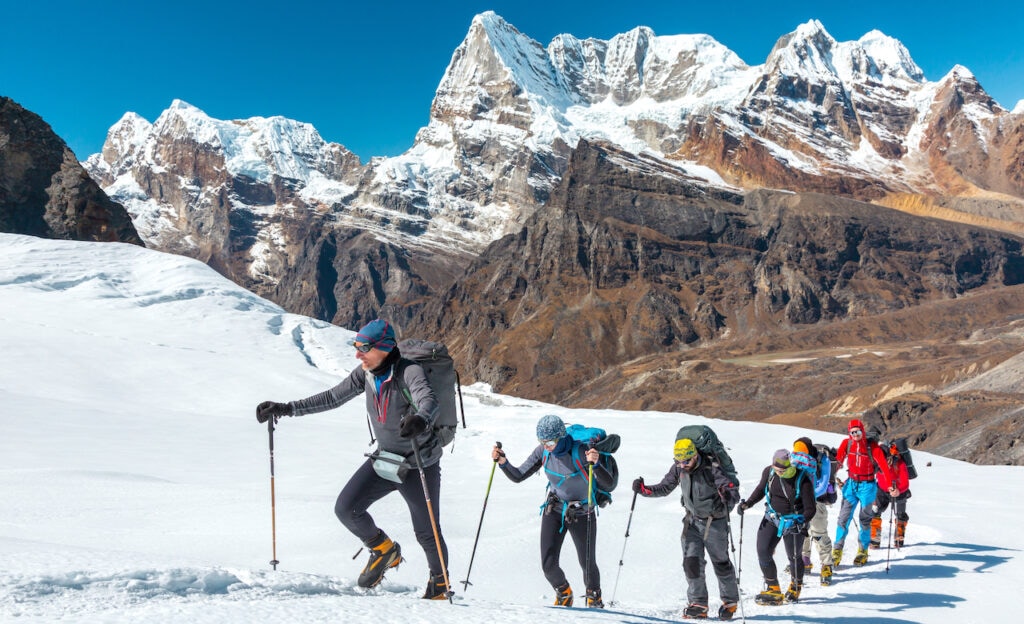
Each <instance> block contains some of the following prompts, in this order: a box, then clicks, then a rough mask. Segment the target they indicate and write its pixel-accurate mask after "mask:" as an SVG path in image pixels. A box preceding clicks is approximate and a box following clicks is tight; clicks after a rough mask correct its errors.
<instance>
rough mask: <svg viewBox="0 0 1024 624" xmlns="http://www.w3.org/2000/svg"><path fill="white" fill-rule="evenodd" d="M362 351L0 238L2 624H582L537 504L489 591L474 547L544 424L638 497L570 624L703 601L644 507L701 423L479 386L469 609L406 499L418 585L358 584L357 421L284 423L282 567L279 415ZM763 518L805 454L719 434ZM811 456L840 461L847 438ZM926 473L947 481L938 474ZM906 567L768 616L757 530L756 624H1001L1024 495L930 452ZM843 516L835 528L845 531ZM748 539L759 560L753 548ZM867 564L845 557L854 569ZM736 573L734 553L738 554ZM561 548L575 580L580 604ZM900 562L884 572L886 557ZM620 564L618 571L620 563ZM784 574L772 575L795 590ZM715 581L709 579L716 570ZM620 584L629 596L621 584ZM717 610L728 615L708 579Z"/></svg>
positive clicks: (1016, 475) (666, 521)
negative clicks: (607, 466) (557, 604)
mask: <svg viewBox="0 0 1024 624" xmlns="http://www.w3.org/2000/svg"><path fill="white" fill-rule="evenodd" d="M351 335H352V334H351V332H349V331H346V330H343V329H338V328H335V327H332V326H329V325H327V324H324V323H321V322H318V321H313V320H310V319H307V318H304V317H299V316H295V315H291V314H287V313H285V312H284V311H282V310H281V309H280V308H278V307H277V306H275V305H273V304H271V303H269V302H267V301H265V300H262V299H260V298H258V297H256V296H254V295H252V294H250V293H248V292H246V291H244V290H242V289H240V288H238V287H237V286H234V285H233V284H231V283H229V282H227V281H226V280H224V279H223V278H221V277H220V276H218V275H217V274H216V273H214V272H213V271H212V270H210V269H209V268H207V267H206V266H204V265H202V264H200V263H197V262H194V261H191V260H188V259H186V258H183V257H180V256H173V255H165V254H161V253H157V252H153V251H149V250H145V249H140V248H137V247H135V246H130V245H120V244H96V243H79V242H60V241H47V240H41V239H35V238H31V237H24V236H14V235H7V234H0V345H2V350H0V354H2V357H0V405H2V406H3V407H4V412H5V414H4V417H3V424H4V427H3V435H2V436H0V457H2V464H0V492H2V493H3V507H2V509H3V510H2V512H0V527H2V530H0V552H2V553H3V557H2V562H3V565H2V566H0V620H3V621H17V622H251V621H280V622H321V621H322V622H327V621H332V622H336V621H342V622H366V621H374V622H381V623H385V622H396V623H398V622H401V623H402V624H407V623H409V622H454V623H465V624H469V623H477V622H484V621H491V620H496V619H498V620H500V621H502V622H531V623H532V622H540V623H544V622H556V621H557V622H564V621H566V617H565V616H566V614H565V613H564V610H563V609H559V608H554V607H551V606H549V605H550V604H551V602H552V599H553V596H552V591H551V589H550V588H549V587H548V586H547V584H546V583H545V581H544V579H543V576H542V574H541V572H540V565H539V557H538V554H537V549H538V538H537V533H538V528H539V518H538V516H537V511H538V505H539V504H540V502H541V500H542V496H543V488H544V481H543V479H542V478H540V477H535V478H533V479H531V480H529V481H527V482H525V483H523V484H519V485H515V484H512V483H511V482H510V481H508V480H507V479H505V478H504V477H503V476H502V475H501V474H497V475H495V478H494V481H493V484H492V487H491V490H490V496H489V499H488V506H487V512H486V515H485V516H484V522H483V529H482V533H481V537H480V542H479V547H478V550H477V552H476V558H475V560H474V563H473V568H472V576H471V579H470V580H472V582H473V584H472V585H470V586H469V587H468V589H464V586H463V585H462V584H461V583H460V581H462V580H464V579H466V572H467V567H468V564H469V559H470V553H471V550H472V547H473V539H474V536H475V533H476V529H477V525H478V522H479V520H480V512H481V508H482V503H483V500H484V495H485V492H486V491H487V486H488V479H489V476H490V471H491V468H492V463H491V461H490V459H489V450H490V447H491V445H492V444H493V442H494V441H495V440H501V441H502V442H503V443H504V446H505V449H506V450H507V452H508V453H509V456H510V457H511V459H512V460H513V461H515V462H521V461H522V460H523V459H524V458H525V456H526V454H527V453H528V452H529V451H530V449H531V447H532V446H533V445H534V444H535V440H534V437H533V427H534V424H535V422H536V420H537V419H538V418H539V417H540V416H541V415H543V414H545V413H557V414H560V415H562V416H563V417H564V418H565V419H566V420H567V421H572V422H586V423H588V424H594V425H598V426H602V427H605V428H606V429H608V430H610V431H615V432H618V433H620V434H621V435H622V438H623V446H622V449H621V450H620V451H619V453H618V454H617V455H618V460H619V465H620V468H621V470H622V481H623V485H621V486H620V488H619V490H618V491H617V492H616V502H615V503H614V504H612V505H611V506H610V507H607V508H605V509H604V510H603V511H602V513H601V517H600V521H599V524H600V534H599V539H598V557H599V563H600V565H601V568H602V575H603V588H604V593H605V599H606V602H607V601H610V600H611V599H612V597H613V593H614V599H615V604H614V605H613V606H611V607H610V608H608V609H606V610H604V611H597V610H586V609H575V610H573V612H572V616H571V621H574V622H605V623H611V622H615V623H619V622H629V623H652V622H653V623H657V622H672V621H678V620H679V619H680V614H681V609H682V608H683V607H684V606H685V580H684V578H683V574H682V568H681V555H680V549H679V532H680V528H681V525H680V519H681V517H682V511H681V508H680V506H679V502H678V498H677V497H676V496H669V497H667V498H662V499H653V500H649V499H640V500H639V501H637V504H636V508H635V511H634V512H633V514H632V525H631V534H630V536H629V538H628V539H626V537H625V532H626V525H627V522H628V521H629V518H630V499H631V493H630V492H629V490H628V487H629V486H628V483H629V482H630V481H631V480H632V478H633V477H635V476H637V475H641V474H642V475H644V476H645V477H646V478H647V479H648V480H654V479H658V478H660V477H661V475H662V474H664V471H665V470H666V469H667V468H668V466H669V464H670V462H671V447H672V442H673V440H674V435H675V432H676V430H677V429H678V428H679V427H680V426H681V425H683V424H688V423H693V422H708V421H705V420H704V419H701V418H699V417H696V416H691V415H687V414H669V413H653V412H643V413H638V412H620V411H610V410H567V409H563V408H560V407H557V406H551V405H544V404H540V403H535V402H531V401H526V400H521V399H516V398H513V397H507V396H500V395H495V394H493V393H491V392H489V391H488V390H487V389H486V388H483V387H480V386H474V387H470V388H466V389H465V404H466V411H467V420H468V424H469V427H468V429H465V430H460V431H459V435H458V438H457V440H456V442H455V446H454V450H453V452H452V453H451V454H450V455H448V456H446V458H445V459H444V460H443V464H442V466H443V487H442V495H441V500H440V501H437V503H438V505H439V507H440V513H441V519H442V526H443V528H444V532H445V535H446V536H447V539H448V543H449V547H450V549H451V553H452V554H451V559H452V560H451V565H450V570H451V576H452V579H453V581H455V583H456V590H457V595H456V598H455V600H454V604H448V603H447V602H428V601H423V600H420V599H419V595H420V593H421V592H422V589H423V585H424V582H425V581H426V576H427V571H426V566H425V561H424V557H423V554H422V552H421V551H420V550H419V548H418V547H417V545H416V543H415V540H414V538H413V536H412V532H411V529H410V524H409V520H408V515H407V512H406V509H405V507H404V505H403V504H402V502H401V500H400V499H399V498H398V497H389V498H386V499H384V500H383V501H381V502H380V503H378V504H377V505H376V506H375V507H374V508H372V512H373V513H374V516H375V517H376V518H377V520H378V523H379V524H380V525H381V526H383V527H384V528H385V529H386V530H387V531H388V532H389V533H390V534H391V535H392V537H394V538H395V539H396V540H397V541H399V542H400V543H402V544H403V546H404V549H403V551H404V554H405V557H406V562H405V563H404V564H403V565H402V566H401V567H399V568H398V569H397V570H395V571H392V572H390V573H389V574H388V576H387V578H386V579H385V581H384V583H383V584H382V585H381V587H379V588H377V589H375V590H370V591H364V590H361V589H359V588H357V587H356V586H355V579H356V576H357V575H358V572H359V569H360V568H361V566H362V564H363V562H364V558H365V553H363V554H360V555H359V557H358V558H356V559H355V560H353V559H352V555H353V554H354V553H355V552H356V551H357V549H358V548H359V544H358V542H357V541H356V540H355V539H354V538H353V537H352V536H351V535H349V534H348V533H347V532H346V531H345V530H344V529H343V528H342V527H341V526H340V524H338V522H337V520H336V519H335V518H334V515H333V504H334V499H335V496H336V495H337V492H338V491H339V490H340V488H341V486H342V485H343V484H344V483H345V481H346V479H347V478H348V476H349V475H350V474H351V472H352V471H353V470H354V469H355V467H356V466H357V465H358V464H359V463H360V462H361V461H362V459H363V458H362V454H363V453H365V452H367V451H368V450H369V448H368V446H367V443H368V441H369V438H368V435H367V431H366V422H365V419H364V414H363V408H362V401H353V402H351V403H350V404H348V405H346V406H344V407H342V408H340V409H338V410H336V411H335V412H330V413H325V414H319V415H312V416H307V417H304V418H302V419H285V420H284V421H282V422H281V423H280V425H279V428H278V429H277V431H276V433H275V438H274V442H275V464H276V466H275V473H276V477H275V480H274V482H275V490H276V507H275V509H276V522H277V529H276V554H277V558H278V559H279V560H280V562H281V563H280V565H279V567H278V570H277V571H273V570H271V568H270V565H269V564H268V561H269V560H270V559H271V557H272V544H271V537H272V532H271V506H270V471H269V449H268V431H267V428H266V427H264V426H260V425H258V424H257V423H256V421H255V418H254V406H255V405H256V403H257V402H259V401H260V400H263V399H277V400H286V399H295V398H301V397H303V396H306V395H308V394H311V393H313V392H316V391H319V390H321V389H324V388H326V387H328V386H330V385H332V384H333V383H335V382H336V380H337V379H338V377H339V376H340V375H343V374H345V373H346V372H347V371H348V370H349V369H350V367H351V366H353V365H355V364H356V361H355V358H354V357H352V356H351V347H348V346H346V340H347V339H349V338H350V337H351ZM711 424H712V425H713V426H714V428H715V430H716V431H717V432H718V433H719V435H720V436H721V438H722V439H723V440H724V441H725V442H726V444H727V445H728V446H729V448H730V452H731V454H732V456H733V458H734V459H735V461H736V464H737V466H738V468H739V471H740V476H741V479H742V481H743V484H742V488H741V489H742V491H743V494H744V495H747V494H749V492H750V489H751V488H752V487H753V485H754V484H755V482H756V478H757V476H758V474H759V472H760V469H761V468H762V467H763V466H764V465H766V464H767V463H768V461H769V459H770V457H771V453H772V452H773V451H774V450H775V449H776V448H779V447H784V446H789V445H790V444H791V443H792V441H793V440H795V439H796V438H797V437H799V436H800V435H803V434H805V433H808V432H805V431H803V430H799V429H794V428H789V427H781V426H772V425H764V424H756V423H743V422H725V421H722V422H711ZM809 433H810V435H811V437H812V438H813V439H815V440H816V441H817V440H824V441H828V442H830V443H832V444H837V443H838V442H839V440H840V439H839V437H838V436H835V435H831V434H823V433H816V432H809ZM929 462H930V464H931V465H928V464H929ZM915 463H916V465H917V467H918V470H919V472H920V473H921V476H920V478H919V479H917V480H916V481H915V482H914V483H913V488H912V489H913V492H914V497H913V499H912V500H911V502H910V505H909V508H908V512H909V514H910V516H911V521H910V525H909V528H908V533H907V536H908V546H907V547H906V548H904V549H902V550H899V551H895V550H893V551H885V550H882V551H874V552H873V553H872V561H871V562H870V563H869V565H868V566H866V567H864V568H859V569H853V568H852V567H849V566H848V565H847V566H843V567H842V568H840V570H839V571H838V572H837V576H836V582H835V584H834V585H832V586H831V587H827V588H822V587H820V586H819V585H818V583H817V581H816V580H814V579H813V578H812V579H811V580H809V582H808V584H807V587H806V588H805V591H804V599H803V600H802V601H801V602H800V603H799V604H795V605H786V606H783V607H779V608H769V607H759V606H757V605H755V604H753V601H752V595H753V594H754V593H756V592H757V591H759V590H760V588H761V580H760V575H759V573H758V571H757V561H756V555H755V547H754V539H755V538H754V529H755V527H754V525H755V524H756V522H757V520H758V519H759V513H758V512H760V511H761V510H760V508H758V509H756V510H752V511H751V512H748V515H747V517H746V518H745V520H744V522H743V530H742V532H741V531H740V526H741V523H740V519H739V518H738V517H737V516H734V517H733V533H734V536H735V539H736V541H737V552H736V555H738V556H741V559H740V561H741V564H742V565H741V574H742V576H741V586H742V589H743V592H744V594H745V596H746V598H745V600H744V604H743V612H744V614H745V616H746V617H747V618H748V619H751V620H762V621H772V622H835V623H841V624H855V623H859V622H864V623H867V622H872V623H878V622H882V623H883V624H886V623H890V624H896V623H904V622H920V623H928V624H933V623H934V624H940V623H942V624H944V623H946V622H951V621H956V622H989V621H993V620H994V618H995V617H996V616H1003V615H1004V613H1005V609H1006V607H1007V606H1010V605H1012V604H1014V603H1015V600H1016V599H1014V598H1013V596H1015V595H1016V594H1015V592H1016V591H1017V590H1018V588H1019V587H1020V585H1021V583H1022V581H1024V557H1022V554H1021V551H1022V549H1024V537H1022V536H1021V534H1020V533H1019V532H1017V531H1016V530H1015V523H1016V522H1017V521H1018V520H1019V518H1020V516H1021V504H1020V503H1019V502H1017V497H1016V493H1018V492H1020V491H1021V489H1022V487H1024V471H1022V470H1021V469H1020V468H1016V467H992V466H974V465H970V464H965V463H962V462H957V461H953V460H948V459H945V458H942V457H934V456H930V455H928V454H926V453H916V454H915ZM836 511H837V510H836V509H834V510H833V513H832V523H833V525H834V519H835V513H836ZM741 539H742V543H740V540H741ZM848 548H850V549H852V544H851V545H849V546H848ZM740 550H741V551H742V553H740V552H739V551H740ZM571 553H572V549H571V548H570V547H566V549H565V551H564V556H563V566H564V567H565V569H566V570H567V573H568V576H569V579H570V582H572V583H573V586H574V587H575V588H577V590H578V591H579V592H580V593H582V589H583V587H582V579H581V574H580V570H579V566H578V565H577V564H576V563H575V562H574V560H573V559H574V557H573V555H572V554H571ZM887 555H888V556H890V557H891V561H890V563H889V569H888V571H886V567H887V564H886V556H887ZM620 556H621V565H619V563H620ZM783 557H784V556H783V555H782V554H781V552H780V553H778V554H777V556H776V560H777V562H778V563H779V565H780V567H781V566H782V565H784V563H785V562H784V561H783ZM708 572H709V573H710V572H711V571H710V569H709V570H708ZM616 581H617V583H616ZM711 588H712V592H711V593H712V609H713V610H714V609H717V606H718V598H717V595H716V594H717V592H716V589H715V584H714V581H713V579H712V582H711Z"/></svg>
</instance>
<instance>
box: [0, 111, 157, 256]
mask: <svg viewBox="0 0 1024 624" xmlns="http://www.w3.org/2000/svg"><path fill="white" fill-rule="evenodd" d="M0 231H2V232H10V233H15V234H31V235H33V236H41V237H45V238H64V239H71V240H85V241H120V242H126V243H135V244H138V245H141V244H142V241H141V239H140V238H139V236H138V234H137V233H136V231H135V227H134V226H133V225H132V222H131V219H130V217H129V216H128V213H127V212H126V211H125V209H124V207H123V206H121V205H120V204H118V203H116V202H114V201H111V199H110V198H109V197H107V195H106V194H105V193H104V192H103V191H102V190H101V189H100V187H99V186H98V185H97V184H96V182H95V181H93V179H92V178H90V177H89V174H88V173H86V172H85V170H84V169H83V168H82V166H81V165H79V164H78V160H77V159H76V158H75V155H74V154H73V153H72V152H71V150H70V149H68V147H67V145H66V144H65V143H64V141H62V140H61V139H60V137H58V136H57V135H56V134H54V133H53V130H52V129H51V128H50V126H49V125H48V124H47V123H46V122H44V121H43V120H42V119H41V118H40V117H39V116H38V115H36V114H35V113H32V112H30V111H27V110H25V109H24V108H22V107H21V106H20V105H18V104H17V103H16V102H14V101H13V100H11V99H9V98H6V97H0Z"/></svg>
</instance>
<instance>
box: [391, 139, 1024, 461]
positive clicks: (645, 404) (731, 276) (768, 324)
mask: <svg viewBox="0 0 1024 624" xmlns="http://www.w3.org/2000/svg"><path fill="white" fill-rule="evenodd" d="M1022 242H1024V241H1022V240H1021V239H1020V238H1017V237H1015V236H1012V235H1008V234H1003V233H1000V232H996V231H992V230H987V229H983V228H978V227H975V226H971V225H966V224H956V223H949V222H944V221H939V220H935V219H928V218H922V217H917V216H912V215H908V214H904V213H901V212H897V211H894V210H890V209H887V208H884V207H880V206H875V205H872V204H866V203H861V202H857V201H854V200H849V199H841V198H835V197H829V196H825V195H816V194H800V193H788V192H778V191H765V190H762V191H753V192H747V193H745V194H741V193H733V192H730V191H725V190H716V189H713V188H709V187H707V186H705V185H703V184H699V183H697V182H695V181H693V180H690V179H687V178H686V177H685V176H684V175H682V174H680V173H679V172H678V171H677V170H675V169H672V168H671V167H670V166H669V165H666V164H665V163H663V162H660V161H656V160H646V159H644V158H642V157H636V156H633V155H631V154H628V153H624V152H621V151H619V150H616V149H614V148H611V147H609V146H606V145H596V144H593V145H592V144H587V143H585V142H581V144H580V146H579V147H578V148H577V150H576V152H575V153H574V155H573V158H572V161H571V163H570V166H569V170H568V171H567V173H566V175H565V177H564V179H563V183H562V186H561V187H560V189H559V190H558V192H557V193H556V194H555V196H554V197H553V199H552V202H551V203H550V204H549V205H548V206H546V207H545V208H544V209H542V210H541V211H538V212H537V213H536V214H535V215H534V216H533V217H532V218H531V219H530V220H529V221H528V222H527V224H526V227H524V229H523V230H522V231H521V232H519V233H518V234H515V235H510V236H507V237H505V238H503V239H501V240H500V241H498V242H496V243H494V244H493V245H492V246H491V247H490V248H489V249H487V250H486V251H485V252H484V253H483V254H482V255H481V257H480V258H479V260H478V261H476V262H475V263H474V264H473V265H472V266H471V267H470V269H469V270H468V271H467V272H466V274H465V275H463V276H462V277H461V278H459V279H458V280H456V282H455V284H454V285H453V286H452V287H451V288H450V289H449V290H448V291H447V292H446V293H444V295H443V296H442V297H441V298H440V299H438V300H437V301H432V302H428V303H427V304H426V305H425V306H424V308H423V309H422V311H421V312H419V313H418V314H417V315H416V318H415V319H414V320H413V321H412V322H410V323H409V324H408V325H407V326H406V327H404V328H403V330H404V333H407V334H411V333H416V334H428V335H441V336H444V337H445V339H446V340H447V342H448V344H449V345H450V347H451V348H452V349H453V351H454V353H455V355H456V357H457V359H458V360H459V361H460V362H462V363H469V364H463V369H464V378H467V379H475V380H479V381H485V382H488V383H490V384H492V385H493V386H494V388H495V389H496V390H497V391H500V392H505V393H509V394H513V395H517V396H524V397H529V398H536V399H541V400H547V401H552V402H556V403H560V404H565V405H573V406H590V407H615V408H620V409H655V410H671V411H684V412H690V413H699V414H705V415H708V416H714V417H723V418H736V419H768V418H772V419H774V420H778V421H783V422H793V423H801V424H806V425H808V426H814V427H815V428H822V429H829V430H836V431H840V430H842V429H843V427H844V425H845V420H846V418H847V417H848V416H849V415H850V414H858V415H863V416H865V417H870V418H869V420H871V421H872V422H873V423H874V424H877V425H879V426H880V427H882V428H885V429H888V430H887V431H886V433H892V434H895V433H914V432H910V431H903V430H901V429H900V426H899V421H898V419H897V420H894V419H893V418H892V417H889V416H888V415H889V413H890V412H892V411H893V409H894V408H892V407H891V406H890V403H887V402H889V401H893V400H899V399H900V397H901V396H902V395H903V394H906V392H903V393H901V392H900V391H899V390H893V388H901V387H902V388H908V389H909V388H913V389H914V391H915V392H918V393H919V392H925V393H926V394H928V393H931V394H934V395H935V396H936V399H935V400H934V401H933V403H934V405H935V407H934V409H936V410H937V411H936V414H938V413H939V411H938V410H939V409H940V408H941V409H947V407H946V406H947V405H955V406H957V407H956V408H955V409H959V410H961V411H963V410H964V409H967V407H966V406H968V404H970V405H971V406H973V407H972V409H974V408H977V406H978V405H979V401H978V399H976V398H971V396H970V395H969V393H967V392H964V393H959V394H947V395H941V396H940V392H941V389H942V388H943V387H944V386H945V385H949V384H951V383H953V382H957V381H962V380H963V379H964V378H968V377H970V376H971V372H970V371H972V370H974V371H977V372H980V371H981V370H984V369H985V368H991V367H992V366H995V365H998V364H999V363H1000V362H1002V361H1005V360H1008V359H1009V358H1010V357H1012V356H1013V355H1015V354H1016V353H1017V352H1018V351H1019V346H1020V345H1019V341H1018V340H1017V338H1016V328H1015V325H1014V323H1015V322H1016V319H1017V317H1018V316H1019V315H1020V314H1021V313H1022V312H1024V286H1021V285H1020V284H1021V283H1022V282H1024V258H1022V253H1021V250H1022ZM979 329H985V330H988V331H991V332H992V333H993V334H994V335H995V336H997V338H993V339H989V340H972V339H971V337H972V335H973V334H975V333H976V331H977V330H979ZM937 372H938V374H937ZM972 392H975V394H974V395H973V396H977V392H976V391H972ZM929 396H930V394H929ZM986 396H987V397H988V399H987V401H988V403H986V407H985V408H984V409H981V408H977V409H974V411H972V414H973V416H972V417H973V418H977V419H980V420H981V421H988V420H994V419H997V418H999V417H1002V415H1004V413H1005V408H1006V407H1007V401H1006V400H1005V399H1002V400H996V399H995V398H992V393H987V394H986ZM989 406H991V407H989ZM895 409H896V411H897V412H898V411H899V408H895ZM928 409H933V408H928ZM949 409H954V408H949ZM871 410H875V412H877V414H876V413H875V412H872V411H871ZM925 411H927V410H925ZM953 418H955V417H954V416H951V415H946V413H945V412H944V413H943V414H942V415H941V418H939V419H937V420H936V421H935V422H934V423H932V422H930V421H929V420H928V419H927V418H924V419H922V418H918V419H915V425H914V426H915V427H917V428H918V432H917V433H915V435H914V442H915V443H916V444H917V445H918V447H919V448H935V449H938V448H940V447H943V448H947V451H948V452H949V454H951V455H953V456H963V457H964V458H968V459H972V460H975V461H985V460H987V461H994V462H1003V461H1013V462H1017V461H1019V458H1016V457H1015V456H1013V455H1012V453H1003V452H996V451H993V452H992V454H991V456H988V457H975V456H970V455H969V454H968V453H967V451H966V450H963V449H955V448H954V449H952V450H949V449H950V448H952V447H948V445H950V444H954V438H955V435H953V432H952V431H947V430H945V429H943V427H945V426H946V425H943V424H942V423H943V422H945V420H948V419H953ZM949 426H952V425H949ZM1003 426H1004V427H1005V426H1009V427H1010V428H1011V429H1012V435H1011V437H1012V438H1013V439H1017V440H1019V439H1020V437H1021V433H1022V431H1021V427H1019V426H1018V427H1017V428H1016V429H1014V428H1013V426H1012V424H1011V425H1005V424H1004V425H1003ZM922 433H923V435H922ZM943 445H947V446H946V447H944V446H943ZM954 446H955V444H954Z"/></svg>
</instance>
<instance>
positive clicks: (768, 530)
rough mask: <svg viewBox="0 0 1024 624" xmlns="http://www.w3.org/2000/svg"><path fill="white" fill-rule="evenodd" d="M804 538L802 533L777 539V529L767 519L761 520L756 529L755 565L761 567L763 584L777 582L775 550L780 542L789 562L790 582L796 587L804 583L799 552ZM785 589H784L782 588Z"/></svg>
mask: <svg viewBox="0 0 1024 624" xmlns="http://www.w3.org/2000/svg"><path fill="white" fill-rule="evenodd" d="M804 539H806V537H805V536H804V535H803V534H802V533H797V532H793V533H787V534H786V535H783V536H782V537H779V527H777V526H775V524H773V523H772V521H771V520H769V519H768V518H762V519H761V525H760V526H759V527H758V528H757V564H758V565H759V566H761V574H762V575H764V580H765V582H768V583H771V582H778V580H779V570H778V568H777V567H776V566H775V548H776V547H777V546H778V545H779V542H780V541H781V542H782V543H783V545H784V546H785V548H786V559H787V560H788V561H789V569H790V574H791V576H792V580H793V581H794V582H795V583H796V584H797V585H803V583H804V561H803V557H802V556H801V554H800V551H801V550H802V549H803V547H804ZM783 589H785V588H783Z"/></svg>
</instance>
